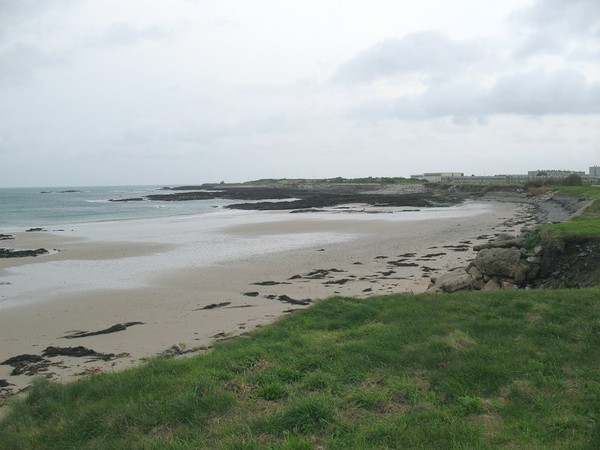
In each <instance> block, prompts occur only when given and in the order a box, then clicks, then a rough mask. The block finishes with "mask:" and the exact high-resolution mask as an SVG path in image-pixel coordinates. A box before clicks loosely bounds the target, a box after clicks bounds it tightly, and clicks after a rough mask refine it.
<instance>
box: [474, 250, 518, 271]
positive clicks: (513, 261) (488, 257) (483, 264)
mask: <svg viewBox="0 0 600 450" xmlns="http://www.w3.org/2000/svg"><path fill="white" fill-rule="evenodd" d="M520 260H521V252H520V251H519V250H518V249H516V248H490V249H483V250H481V251H480V252H479V253H478V254H477V257H476V258H475V261H474V264H475V266H477V268H478V269H479V271H480V272H481V273H483V274H485V275H500V276H505V277H510V278H513V277H514V276H515V273H516V272H517V271H518V270H520V266H519V264H520Z"/></svg>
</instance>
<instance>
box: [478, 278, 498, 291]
mask: <svg viewBox="0 0 600 450" xmlns="http://www.w3.org/2000/svg"><path fill="white" fill-rule="evenodd" d="M500 288H501V286H500V285H499V284H498V283H496V280H493V279H492V280H489V281H488V282H487V283H485V285H484V286H483V287H482V288H481V290H482V291H495V290H496V289H500Z"/></svg>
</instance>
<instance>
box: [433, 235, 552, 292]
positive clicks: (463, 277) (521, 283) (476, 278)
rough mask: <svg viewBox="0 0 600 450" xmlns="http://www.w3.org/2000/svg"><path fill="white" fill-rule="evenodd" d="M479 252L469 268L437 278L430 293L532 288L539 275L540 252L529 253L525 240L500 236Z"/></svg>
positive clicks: (536, 250) (537, 248)
mask: <svg viewBox="0 0 600 450" xmlns="http://www.w3.org/2000/svg"><path fill="white" fill-rule="evenodd" d="M479 247H480V248H481V247H484V248H481V249H480V250H479V252H478V253H477V256H476V257H475V259H474V260H473V261H472V262H471V263H470V264H469V265H468V266H467V267H466V268H459V269H455V270H453V271H451V272H449V273H447V274H445V275H442V276H441V277H439V278H437V279H433V278H432V284H431V285H430V286H429V288H428V291H429V292H455V291H460V290H485V291H488V290H493V289H508V288H511V289H513V288H524V287H527V286H530V285H531V284H532V283H533V281H534V280H536V279H537V277H538V275H539V273H540V259H539V256H537V255H536V252H537V253H538V254H539V253H540V252H541V249H540V248H539V247H536V248H535V249H534V250H533V251H530V252H528V251H526V250H525V249H524V248H522V247H523V239H521V238H518V237H515V236H507V235H501V236H499V237H498V238H497V239H496V240H495V241H491V242H490V243H489V244H488V245H485V246H479Z"/></svg>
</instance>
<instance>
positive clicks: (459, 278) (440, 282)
mask: <svg viewBox="0 0 600 450" xmlns="http://www.w3.org/2000/svg"><path fill="white" fill-rule="evenodd" d="M474 281H475V278H473V277H472V276H471V275H469V274H468V273H467V272H465V271H464V270H455V271H453V272H448V273H445V274H444V275H442V276H440V277H439V278H437V279H436V280H435V282H434V283H433V284H432V285H431V286H430V287H429V289H427V290H428V291H429V292H441V291H443V292H455V291H461V290H470V289H472V288H473V282H474Z"/></svg>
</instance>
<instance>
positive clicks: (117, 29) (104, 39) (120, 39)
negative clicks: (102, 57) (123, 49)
mask: <svg viewBox="0 0 600 450" xmlns="http://www.w3.org/2000/svg"><path fill="white" fill-rule="evenodd" d="M170 34H171V32H170V31H168V30H166V29H163V28H160V27H157V26H152V27H146V28H140V29H136V28H133V27H132V26H131V25H129V24H127V23H122V22H120V23H114V24H112V25H111V26H110V27H109V28H108V30H106V32H105V33H104V34H102V35H100V36H98V37H96V38H90V42H89V44H88V45H89V46H94V47H103V46H120V45H131V44H135V43H136V42H138V41H144V40H157V39H162V38H163V37H166V36H168V35H170Z"/></svg>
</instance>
